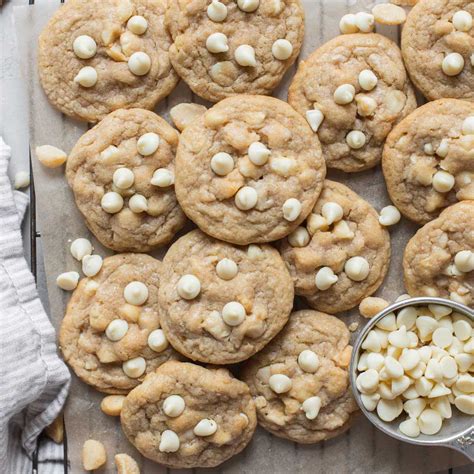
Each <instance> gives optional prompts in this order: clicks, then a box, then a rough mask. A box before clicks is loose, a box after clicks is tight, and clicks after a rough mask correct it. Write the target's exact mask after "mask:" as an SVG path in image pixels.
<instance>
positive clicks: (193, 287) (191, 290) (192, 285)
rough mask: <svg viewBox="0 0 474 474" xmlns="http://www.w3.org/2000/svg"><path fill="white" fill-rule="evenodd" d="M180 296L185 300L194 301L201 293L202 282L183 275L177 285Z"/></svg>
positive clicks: (192, 276)
mask: <svg viewBox="0 0 474 474" xmlns="http://www.w3.org/2000/svg"><path fill="white" fill-rule="evenodd" d="M177 291H178V295H179V296H181V298H184V299H185V300H193V299H194V298H196V297H197V296H198V295H199V293H201V282H200V281H199V278H197V277H195V276H194V275H189V274H188V275H183V276H182V277H181V278H180V279H179V281H178V285H177Z"/></svg>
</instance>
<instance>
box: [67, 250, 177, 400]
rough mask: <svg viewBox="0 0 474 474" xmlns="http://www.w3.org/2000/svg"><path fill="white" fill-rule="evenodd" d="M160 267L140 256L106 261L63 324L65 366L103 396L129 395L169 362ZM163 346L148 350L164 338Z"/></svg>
mask: <svg viewBox="0 0 474 474" xmlns="http://www.w3.org/2000/svg"><path fill="white" fill-rule="evenodd" d="M160 271H161V262H159V261H158V260H156V259H154V258H153V257H150V256H148V255H142V254H131V253H129V254H118V255H114V256H112V257H107V258H105V259H104V264H103V266H102V269H101V271H100V272H99V273H98V274H97V275H96V276H94V277H93V278H83V279H82V280H81V282H80V283H79V286H78V287H77V289H76V290H75V291H74V293H73V295H72V297H71V299H70V301H69V304H68V306H67V309H66V315H65V316H64V319H63V321H62V323H61V329H60V332H59V345H60V347H61V351H62V353H63V356H64V360H65V361H66V362H67V363H68V364H69V365H70V366H71V368H72V369H73V370H74V372H75V373H76V375H77V376H78V377H79V378H80V379H81V380H82V381H84V382H85V383H87V384H89V385H92V386H93V387H94V388H96V389H97V390H99V391H101V392H104V393H112V394H126V393H128V392H129V391H130V390H131V389H132V388H133V387H135V386H137V385H138V384H139V383H140V382H141V381H142V380H143V378H144V377H145V375H146V374H147V373H149V372H153V371H154V370H155V369H156V368H157V367H159V366H160V365H161V364H162V363H163V362H166V361H167V360H169V359H170V358H175V359H176V358H179V354H177V353H176V352H175V351H174V350H173V349H172V348H171V347H170V346H169V344H168V343H167V341H166V339H165V338H164V337H163V335H162V333H163V331H162V330H161V329H160V315H159V309H158V286H159V278H158V274H159V273H160ZM157 333H161V337H162V339H163V341H164V343H163V344H161V346H159V347H157V346H156V345H153V344H150V341H153V340H154V339H156V336H157V335H158V336H159V335H160V334H157Z"/></svg>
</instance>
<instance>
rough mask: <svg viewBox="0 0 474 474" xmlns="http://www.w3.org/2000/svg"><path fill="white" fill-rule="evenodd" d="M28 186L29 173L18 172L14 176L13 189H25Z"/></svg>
mask: <svg viewBox="0 0 474 474" xmlns="http://www.w3.org/2000/svg"><path fill="white" fill-rule="evenodd" d="M29 185H30V173H28V172H27V171H18V173H16V174H15V185H14V186H15V189H22V188H27V187H28V186H29Z"/></svg>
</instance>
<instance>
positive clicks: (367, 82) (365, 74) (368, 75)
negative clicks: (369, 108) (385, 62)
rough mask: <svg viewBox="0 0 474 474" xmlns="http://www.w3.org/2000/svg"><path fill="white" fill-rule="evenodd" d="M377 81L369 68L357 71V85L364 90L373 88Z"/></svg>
mask: <svg viewBox="0 0 474 474" xmlns="http://www.w3.org/2000/svg"><path fill="white" fill-rule="evenodd" d="M377 82H378V79H377V76H376V75H375V74H374V73H373V72H372V71H371V70H370V69H364V70H363V71H361V72H360V73H359V85H360V87H362V89H364V90H365V91H371V90H372V89H374V88H375V87H376V85H377Z"/></svg>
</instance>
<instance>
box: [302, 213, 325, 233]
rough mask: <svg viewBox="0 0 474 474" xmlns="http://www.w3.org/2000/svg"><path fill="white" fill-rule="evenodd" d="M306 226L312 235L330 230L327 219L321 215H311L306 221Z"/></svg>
mask: <svg viewBox="0 0 474 474" xmlns="http://www.w3.org/2000/svg"><path fill="white" fill-rule="evenodd" d="M306 225H307V227H308V231H309V233H310V234H315V233H316V232H317V231H318V230H323V231H324V230H328V228H329V224H328V223H327V222H326V219H325V218H324V217H323V216H321V215H319V214H310V216H309V217H308V219H307V221H306Z"/></svg>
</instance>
